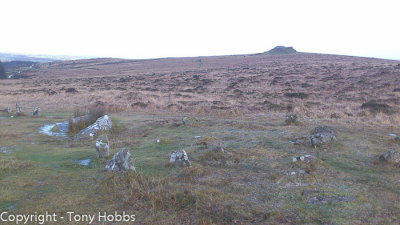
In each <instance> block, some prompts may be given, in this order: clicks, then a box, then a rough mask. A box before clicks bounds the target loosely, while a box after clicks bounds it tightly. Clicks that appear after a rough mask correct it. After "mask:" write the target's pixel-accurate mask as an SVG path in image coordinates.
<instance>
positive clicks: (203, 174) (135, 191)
mask: <svg viewBox="0 0 400 225" xmlns="http://www.w3.org/2000/svg"><path fill="white" fill-rule="evenodd" d="M71 115H72V113H68V112H60V113H48V114H45V115H44V116H42V117H40V118H33V117H31V116H22V117H15V118H2V119H0V123H1V126H0V146H1V147H6V148H7V153H4V152H3V153H1V152H0V210H1V211H8V212H18V213H32V212H45V211H51V212H55V213H58V214H60V215H63V214H64V215H65V212H67V211H74V212H81V213H96V212H98V211H107V212H113V211H126V212H129V213H133V214H135V215H136V222H135V223H137V224H282V223H283V224H397V223H400V214H399V213H398V212H399V210H400V209H399V207H400V205H399V201H400V193H399V190H400V183H399V180H400V173H399V172H400V168H399V167H396V166H393V165H388V164H385V163H383V162H380V161H379V160H378V158H379V155H380V154H382V153H384V152H386V151H387V150H389V149H395V148H398V144H399V143H397V142H396V141H394V138H393V137H391V136H389V133H396V132H397V133H400V130H398V129H393V128H387V127H379V126H371V125H369V124H368V123H364V124H361V123H359V122H357V121H352V120H348V121H337V120H335V121H334V120H314V121H308V120H302V119H300V121H301V124H300V125H298V126H285V124H284V117H283V116H281V115H274V116H271V115H257V116H255V115H248V116H241V117H226V116H224V117H219V116H211V115H210V116H201V117H198V119H199V122H198V123H196V124H194V125H182V123H181V119H182V117H183V116H184V115H180V114H164V115H161V114H149V113H128V112H122V113H113V114H111V118H112V120H113V122H114V129H113V130H112V131H111V132H110V133H109V138H110V143H111V152H112V153H115V152H117V151H119V150H120V149H121V148H122V147H127V148H129V149H130V151H131V153H132V154H133V156H134V158H135V166H136V170H137V171H138V172H137V173H136V174H135V173H126V174H115V173H106V172H104V171H103V169H104V166H105V163H106V160H100V159H96V150H95V148H94V141H93V140H88V141H83V142H73V141H72V139H71V138H69V137H52V136H47V135H45V134H41V133H39V131H38V130H39V128H40V127H42V126H43V125H45V124H50V123H54V122H62V121H65V120H67V119H68V118H69V116H71ZM0 116H4V117H5V116H6V115H5V114H1V115H0ZM317 124H326V125H330V126H332V127H334V128H335V129H336V130H337V131H338V132H339V135H338V141H337V142H333V143H328V144H325V145H322V146H319V147H317V148H312V147H310V146H305V145H294V144H292V143H290V142H289V141H290V140H292V139H293V138H299V137H308V136H309V135H310V131H311V130H312V128H313V127H314V126H315V125H317ZM195 136H201V137H197V138H195ZM157 139H160V142H159V143H157V142H156V140H157ZM217 145H221V146H223V147H224V148H225V149H226V150H228V151H229V152H231V153H232V155H228V154H224V153H220V152H215V151H213V148H214V147H215V146H217ZM180 149H185V150H186V151H187V152H188V155H189V159H190V160H191V161H192V164H193V166H192V167H190V168H182V167H171V166H168V160H169V153H170V152H171V151H174V150H180ZM305 154H311V155H314V156H316V157H317V161H316V162H315V163H313V164H312V166H306V167H304V165H298V164H294V163H292V162H291V161H292V157H296V156H301V155H305ZM87 158H91V162H90V163H89V165H88V166H84V165H80V164H78V163H77V162H78V160H83V159H87ZM299 170H304V171H306V173H299V172H298V171H299ZM292 172H297V173H296V174H294V175H292ZM61 224H63V223H61ZM65 224H71V223H70V222H65ZM72 224H73V223H72ZM76 224H84V223H76ZM94 224H102V223H99V222H97V223H94Z"/></svg>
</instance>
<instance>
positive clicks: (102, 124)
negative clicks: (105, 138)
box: [75, 115, 112, 141]
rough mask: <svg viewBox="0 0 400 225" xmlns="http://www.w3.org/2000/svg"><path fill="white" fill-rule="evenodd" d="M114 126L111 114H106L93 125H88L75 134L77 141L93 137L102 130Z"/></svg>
mask: <svg viewBox="0 0 400 225" xmlns="http://www.w3.org/2000/svg"><path fill="white" fill-rule="evenodd" d="M111 128H112V121H111V119H110V117H109V116H107V115H104V116H102V117H100V118H98V119H97V120H96V122H94V123H93V124H92V125H90V126H88V127H86V128H85V129H83V130H81V131H79V133H78V134H76V135H75V141H79V140H82V139H89V138H93V136H95V135H96V134H97V133H99V132H100V131H106V130H110V129H111Z"/></svg>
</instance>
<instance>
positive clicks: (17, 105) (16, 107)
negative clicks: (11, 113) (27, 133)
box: [15, 103, 23, 115]
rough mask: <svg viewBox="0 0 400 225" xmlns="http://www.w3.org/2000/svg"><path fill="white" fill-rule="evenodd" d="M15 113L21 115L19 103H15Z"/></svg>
mask: <svg viewBox="0 0 400 225" xmlns="http://www.w3.org/2000/svg"><path fill="white" fill-rule="evenodd" d="M15 114H16V115H22V114H23V110H22V105H21V104H19V103H15Z"/></svg>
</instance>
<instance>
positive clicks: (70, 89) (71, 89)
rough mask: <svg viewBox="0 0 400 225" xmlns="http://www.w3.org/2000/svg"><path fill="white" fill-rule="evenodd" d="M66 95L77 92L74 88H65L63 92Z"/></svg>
mask: <svg viewBox="0 0 400 225" xmlns="http://www.w3.org/2000/svg"><path fill="white" fill-rule="evenodd" d="M65 92H66V93H77V92H78V91H77V90H76V89H75V88H67V89H66V90H65Z"/></svg>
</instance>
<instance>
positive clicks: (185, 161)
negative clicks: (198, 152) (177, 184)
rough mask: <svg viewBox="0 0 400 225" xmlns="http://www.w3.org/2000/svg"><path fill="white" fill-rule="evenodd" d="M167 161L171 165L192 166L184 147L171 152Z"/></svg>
mask: <svg viewBox="0 0 400 225" xmlns="http://www.w3.org/2000/svg"><path fill="white" fill-rule="evenodd" d="M169 163H170V164H172V165H180V166H192V163H191V162H190V161H189V157H188V156H187V153H186V151H185V150H184V149H182V150H180V151H173V152H171V154H170V156H169Z"/></svg>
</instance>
